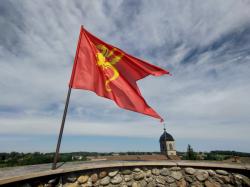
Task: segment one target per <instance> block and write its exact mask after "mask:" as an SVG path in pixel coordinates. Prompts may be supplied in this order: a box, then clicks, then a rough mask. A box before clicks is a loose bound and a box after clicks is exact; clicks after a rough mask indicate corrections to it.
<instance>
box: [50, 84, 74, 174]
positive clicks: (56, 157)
mask: <svg viewBox="0 0 250 187" xmlns="http://www.w3.org/2000/svg"><path fill="white" fill-rule="evenodd" d="M71 89H72V88H71V87H70V86H69V89H68V94H67V99H66V103H65V107H64V112H63V118H62V123H61V128H60V133H59V136H58V140H57V146H56V153H55V156H54V162H53V165H52V170H54V169H56V163H57V161H58V159H59V150H60V146H61V140H62V135H63V129H64V124H65V120H66V116H67V111H68V106H69V99H70V94H71Z"/></svg>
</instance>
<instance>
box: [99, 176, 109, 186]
mask: <svg viewBox="0 0 250 187" xmlns="http://www.w3.org/2000/svg"><path fill="white" fill-rule="evenodd" d="M109 183H110V177H109V176H106V177H104V178H103V179H101V181H100V184H101V185H104V186H105V185H108V184H109Z"/></svg>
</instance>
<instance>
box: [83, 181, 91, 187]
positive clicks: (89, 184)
mask: <svg viewBox="0 0 250 187" xmlns="http://www.w3.org/2000/svg"><path fill="white" fill-rule="evenodd" d="M92 186H93V184H92V181H88V182H86V183H84V184H82V185H81V187H92Z"/></svg>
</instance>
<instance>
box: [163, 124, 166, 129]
mask: <svg viewBox="0 0 250 187" xmlns="http://www.w3.org/2000/svg"><path fill="white" fill-rule="evenodd" d="M163 126H164V129H163V130H164V131H166V124H165V123H163Z"/></svg>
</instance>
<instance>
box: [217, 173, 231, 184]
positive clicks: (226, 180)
mask: <svg viewBox="0 0 250 187" xmlns="http://www.w3.org/2000/svg"><path fill="white" fill-rule="evenodd" d="M217 177H218V178H219V179H220V180H222V181H223V183H229V182H230V181H231V180H230V178H229V177H228V176H224V175H217Z"/></svg>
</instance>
